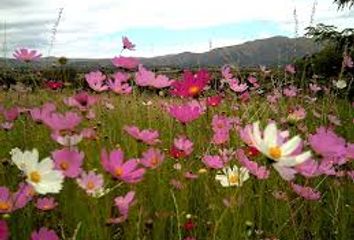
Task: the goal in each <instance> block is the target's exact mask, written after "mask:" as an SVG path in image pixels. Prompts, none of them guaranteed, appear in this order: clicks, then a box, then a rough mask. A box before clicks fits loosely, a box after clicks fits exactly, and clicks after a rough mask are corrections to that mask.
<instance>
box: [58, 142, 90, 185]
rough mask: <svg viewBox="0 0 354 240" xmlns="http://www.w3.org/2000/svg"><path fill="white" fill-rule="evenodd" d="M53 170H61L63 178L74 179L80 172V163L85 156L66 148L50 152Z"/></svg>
mask: <svg viewBox="0 0 354 240" xmlns="http://www.w3.org/2000/svg"><path fill="white" fill-rule="evenodd" d="M52 157H53V160H54V167H55V169H58V170H61V171H62V173H63V174H64V176H66V177H68V178H76V177H77V176H79V175H80V173H81V172H82V168H81V166H82V163H83V161H84V157H85V154H84V153H83V152H79V151H77V150H74V149H73V150H70V149H67V148H64V149H61V150H56V151H54V152H52Z"/></svg>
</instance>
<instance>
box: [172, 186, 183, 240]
mask: <svg viewBox="0 0 354 240" xmlns="http://www.w3.org/2000/svg"><path fill="white" fill-rule="evenodd" d="M170 193H171V196H172V199H173V204H174V206H175V210H176V219H177V229H178V239H179V240H182V232H181V222H180V219H179V209H178V204H177V199H176V196H175V194H174V193H173V191H172V190H170Z"/></svg>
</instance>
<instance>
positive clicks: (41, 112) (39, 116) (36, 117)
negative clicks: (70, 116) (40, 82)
mask: <svg viewBox="0 0 354 240" xmlns="http://www.w3.org/2000/svg"><path fill="white" fill-rule="evenodd" d="M55 110H56V106H55V104H53V103H49V102H48V103H45V104H43V106H42V107H40V108H32V109H30V115H31V117H32V119H33V121H35V122H37V123H42V122H43V121H44V120H43V119H45V118H46V117H48V116H49V115H50V114H51V113H53V112H55Z"/></svg>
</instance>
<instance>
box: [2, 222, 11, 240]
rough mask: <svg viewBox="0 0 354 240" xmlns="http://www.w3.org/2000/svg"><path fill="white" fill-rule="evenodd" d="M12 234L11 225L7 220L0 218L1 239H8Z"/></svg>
mask: <svg viewBox="0 0 354 240" xmlns="http://www.w3.org/2000/svg"><path fill="white" fill-rule="evenodd" d="M9 236H10V231H9V227H8V226H7V223H6V221H5V220H0V240H8V239H9Z"/></svg>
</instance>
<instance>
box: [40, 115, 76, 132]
mask: <svg viewBox="0 0 354 240" xmlns="http://www.w3.org/2000/svg"><path fill="white" fill-rule="evenodd" d="M81 120H82V118H81V117H80V116H79V115H78V114H77V113H75V112H66V113H65V114H61V113H55V112H54V113H52V114H50V115H47V116H45V118H44V119H43V122H44V124H45V125H47V126H48V127H49V128H50V129H51V130H52V131H63V130H74V129H75V127H76V126H77V125H79V124H80V122H81Z"/></svg>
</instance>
